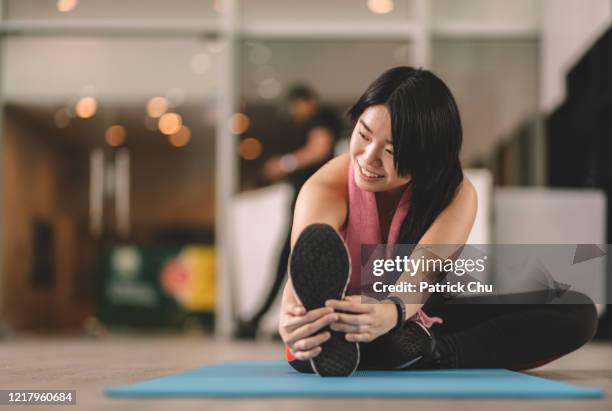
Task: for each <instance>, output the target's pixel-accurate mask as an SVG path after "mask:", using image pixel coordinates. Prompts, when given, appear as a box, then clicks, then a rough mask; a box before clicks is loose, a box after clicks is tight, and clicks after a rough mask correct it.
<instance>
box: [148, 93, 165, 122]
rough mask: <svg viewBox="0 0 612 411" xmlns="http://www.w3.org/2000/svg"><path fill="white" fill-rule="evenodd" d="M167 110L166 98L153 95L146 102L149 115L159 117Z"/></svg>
mask: <svg viewBox="0 0 612 411" xmlns="http://www.w3.org/2000/svg"><path fill="white" fill-rule="evenodd" d="M167 110H168V100H166V98H165V97H159V96H157V97H153V98H150V99H149V101H148V102H147V114H148V115H149V117H153V118H159V117H161V116H162V114H164V113H165V112H166V111H167Z"/></svg>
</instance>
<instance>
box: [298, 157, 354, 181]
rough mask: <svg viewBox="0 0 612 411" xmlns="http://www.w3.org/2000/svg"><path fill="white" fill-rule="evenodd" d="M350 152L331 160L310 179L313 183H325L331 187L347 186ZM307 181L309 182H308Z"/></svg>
mask: <svg viewBox="0 0 612 411" xmlns="http://www.w3.org/2000/svg"><path fill="white" fill-rule="evenodd" d="M348 164H349V154H348V153H344V154H341V155H339V156H337V157H334V158H333V159H331V160H329V161H328V162H327V163H325V165H323V166H322V167H321V168H320V169H319V170H317V172H316V173H314V174H313V175H312V177H311V178H310V179H309V180H308V182H310V183H311V184H323V185H328V186H330V187H336V188H340V187H345V188H346V186H347V177H348ZM308 182H307V183H308Z"/></svg>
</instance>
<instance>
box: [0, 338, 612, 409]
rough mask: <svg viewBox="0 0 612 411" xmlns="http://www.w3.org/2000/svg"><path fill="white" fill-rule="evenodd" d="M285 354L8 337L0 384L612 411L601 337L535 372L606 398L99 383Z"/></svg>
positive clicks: (130, 404)
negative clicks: (341, 395) (313, 392)
mask: <svg viewBox="0 0 612 411" xmlns="http://www.w3.org/2000/svg"><path fill="white" fill-rule="evenodd" d="M281 358H282V346H281V343H280V342H270V341H267V342H258V343H237V342H230V341H223V340H217V339H213V338H211V337H205V336H201V335H133V334H112V335H109V336H106V337H104V338H99V339H95V338H92V337H33V336H30V337H23V336H22V337H11V338H8V339H5V340H2V341H0V388H2V389H7V388H13V389H75V390H76V391H77V405H76V407H75V406H68V407H64V408H65V409H70V410H111V409H112V410H166V411H179V410H195V409H198V410H214V409H223V410H265V411H269V410H271V409H274V410H284V409H291V410H334V411H338V410H340V409H350V410H368V411H371V410H373V409H382V410H385V411H391V410H403V411H405V410H419V411H422V410H424V411H427V410H449V409H452V410H457V411H460V410H483V411H485V410H486V411H498V410H518V409H521V410H522V409H530V410H554V411H560V410H581V411H585V410H611V409H612V399H611V396H612V344H603V343H591V344H589V345H588V346H586V347H584V348H582V349H581V350H579V351H577V352H576V353H573V354H571V355H569V356H567V357H565V358H562V359H560V360H557V361H556V362H555V363H553V364H550V365H548V366H545V367H543V368H540V369H538V370H536V371H534V372H533V373H534V374H536V375H539V376H543V377H547V378H551V379H555V380H560V381H568V382H572V383H576V384H583V385H590V386H598V387H602V388H604V390H605V391H606V397H605V398H604V399H601V400H580V401H579V400H495V401H493V400H439V401H438V400H423V399H418V400H406V399H379V398H372V399H355V400H351V399H329V400H327V399H241V400H174V399H160V400H141V399H134V400H125V399H109V398H105V397H104V396H103V395H102V389H103V388H104V387H106V386H109V385H117V384H123V383H129V382H133V381H137V380H140V379H145V378H153V377H158V376H163V375H167V374H170V373H174V372H177V371H182V370H187V369H190V368H196V367H201V366H204V365H207V364H213V363H218V362H222V361H229V360H247V359H281ZM0 408H3V409H8V408H9V407H1V406H0ZM12 408H14V407H12ZM40 408H42V409H58V408H60V407H51V408H50V407H48V406H47V407H40ZM23 409H26V408H23ZM27 409H28V410H31V409H35V407H27Z"/></svg>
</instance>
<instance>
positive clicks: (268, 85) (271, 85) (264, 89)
mask: <svg viewBox="0 0 612 411" xmlns="http://www.w3.org/2000/svg"><path fill="white" fill-rule="evenodd" d="M281 89H282V87H281V84H280V83H279V81H278V80H276V79H275V78H267V79H264V80H262V81H261V82H260V83H259V85H258V86H257V92H258V93H259V96H260V97H261V98H265V99H268V100H269V99H273V98H276V97H278V96H279V95H280V93H281Z"/></svg>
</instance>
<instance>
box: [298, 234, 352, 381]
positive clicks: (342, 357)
mask: <svg viewBox="0 0 612 411" xmlns="http://www.w3.org/2000/svg"><path fill="white" fill-rule="evenodd" d="M289 275H290V276H291V282H292V283H293V288H294V290H295V294H296V297H297V299H298V300H299V301H300V302H301V303H302V305H303V306H304V308H305V309H306V310H307V311H310V310H313V309H315V308H320V307H324V306H325V301H327V300H332V299H333V300H342V299H343V298H344V294H345V293H346V288H347V287H348V283H349V279H350V276H351V263H350V259H349V254H348V250H347V248H346V245H345V243H344V241H343V240H342V238H341V237H340V235H339V234H338V232H337V231H336V230H334V229H333V228H332V227H331V226H330V225H328V224H312V225H309V226H308V227H306V228H305V229H304V231H302V233H301V234H300V237H299V238H298V240H297V242H296V243H295V246H294V247H293V251H292V253H291V257H290V261H289ZM327 331H329V332H330V333H331V337H330V338H329V340H327V341H326V342H324V343H323V344H322V345H321V348H322V350H321V353H320V354H319V355H317V356H316V357H315V358H312V359H311V360H310V364H311V365H312V368H313V370H314V371H315V372H316V373H317V374H319V375H320V376H322V377H332V376H349V375H351V374H352V373H353V372H354V371H355V370H356V369H357V366H358V365H359V345H358V344H357V343H356V342H349V341H346V338H345V333H343V332H339V331H333V330H331V329H330V328H329V327H327Z"/></svg>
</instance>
